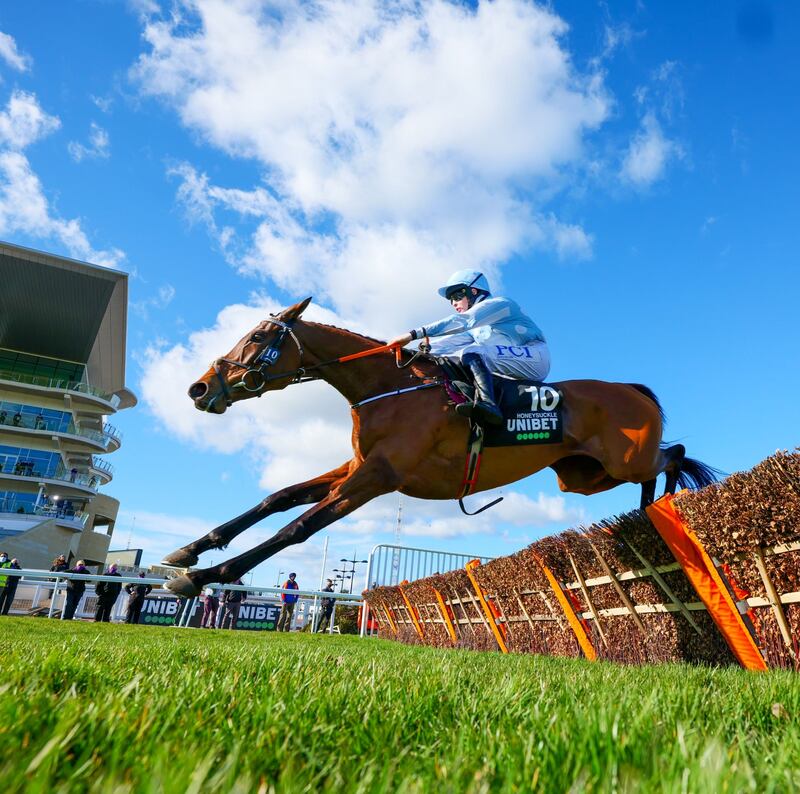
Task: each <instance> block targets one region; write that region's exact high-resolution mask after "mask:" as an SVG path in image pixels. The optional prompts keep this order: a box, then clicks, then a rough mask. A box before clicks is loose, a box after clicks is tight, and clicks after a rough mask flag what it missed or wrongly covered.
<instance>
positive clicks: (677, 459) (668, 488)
mask: <svg viewBox="0 0 800 794" xmlns="http://www.w3.org/2000/svg"><path fill="white" fill-rule="evenodd" d="M662 454H663V455H664V458H665V459H666V465H665V466H664V473H665V474H666V475H667V482H666V484H665V486H664V494H665V495H666V494H673V493H675V491H676V490H677V488H678V477H680V474H681V466H682V465H683V459H684V458H685V457H686V447H684V446H683V444H675V445H674V446H671V447H667V448H666V449H665V450H664V451H663V452H662Z"/></svg>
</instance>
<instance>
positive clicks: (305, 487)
mask: <svg viewBox="0 0 800 794" xmlns="http://www.w3.org/2000/svg"><path fill="white" fill-rule="evenodd" d="M350 465H351V464H350V461H348V462H347V463H343V464H342V465H341V466H339V467H338V468H336V469H332V470H331V471H329V472H327V473H325V474H322V475H320V476H319V477H315V478H314V479H313V480H307V481H306V482H302V483H299V484H298V485H290V486H288V487H286V488H282V489H281V490H280V491H277V492H276V493H274V494H272V495H271V496H268V497H267V498H266V499H263V500H262V501H261V502H259V503H258V504H257V505H256V506H255V507H253V508H251V509H250V510H248V511H247V512H246V513H242V514H241V515H240V516H237V517H236V518H234V519H232V520H231V521H228V522H227V523H225V524H221V525H220V526H218V527H217V528H216V529H212V530H211V532H209V533H208V534H207V535H205V536H204V537H202V538H200V539H199V540H195V541H194V542H193V543H190V544H188V545H187V546H183V547H182V548H180V549H178V550H177V551H173V552H172V554H169V555H168V556H166V557H164V560H163V564H164V565H174V566H176V567H179V568H188V567H189V566H190V565H196V564H197V559H198V556H199V555H200V554H202V553H203V552H204V551H208V550H209V549H223V548H225V546H227V545H228V544H229V543H230V542H231V541H232V540H233V539H234V538H235V537H236V536H237V535H239V534H241V533H242V532H244V531H245V530H246V529H248V528H249V527H252V526H253V524H257V523H258V522H259V521H261V520H262V519H264V518H266V517H267V516H270V515H272V514H273V513H282V512H284V511H285V510H290V509H291V508H293V507H298V506H299V505H308V504H314V503H315V502H319V501H321V500H322V499H324V498H325V497H326V496H327V495H328V494H329V493H330V491H331V488H333V487H334V486H335V485H336V484H337V483H338V482H341V480H343V479H344V478H345V477H346V476H347V475H348V473H349V471H350Z"/></svg>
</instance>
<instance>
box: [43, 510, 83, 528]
mask: <svg viewBox="0 0 800 794" xmlns="http://www.w3.org/2000/svg"><path fill="white" fill-rule="evenodd" d="M33 512H34V514H35V515H37V516H44V517H45V518H56V519H59V520H61V521H69V522H70V523H75V524H80V525H81V526H82V527H85V526H86V521H87V520H88V518H89V514H88V513H84V512H83V511H82V510H73V509H72V508H69V507H67V508H65V507H64V506H63V505H58V507H54V506H53V505H46V506H45V505H36V506H35V507H34V508H33Z"/></svg>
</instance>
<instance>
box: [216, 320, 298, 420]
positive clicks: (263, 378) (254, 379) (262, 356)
mask: <svg viewBox="0 0 800 794" xmlns="http://www.w3.org/2000/svg"><path fill="white" fill-rule="evenodd" d="M265 322H266V323H269V324H270V325H277V326H278V328H280V331H279V332H278V335H277V336H276V337H275V341H274V342H273V343H272V344H271V345H270V346H269V347H266V348H264V349H263V350H262V351H261V352H260V353H259V354H258V355H257V356H256V357H255V358H254V359H253V360H252V361H250V362H244V361H235V360H234V359H231V358H218V359H216V361H214V362H213V363H212V365H211V367H212V369H213V370H214V375H216V377H217V380H218V381H219V385H220V388H221V389H222V396H223V397H224V398H225V404H226V405H227V406H228V407H229V408H230V406H231V404H232V400H231V391H230V388H229V387H228V382H227V381H226V380H225V378H224V377H223V376H222V373H221V372H220V369H219V365H220V364H230V365H231V366H234V367H239V368H240V369H243V370H245V372H244V374H243V375H242V379H241V380H240V381H239V382H238V383H236V384H234V385H233V388H234V389H239V388H242V389H245V390H246V391H249V392H253V393H256V392H259V393H260V392H262V391H263V390H264V387H265V386H266V385H267V382H268V381H271V380H279V379H281V378H292V380H293V381H294V382H299V381H301V380H303V379H304V376H305V369H303V366H302V364H303V345H302V344H300V340H299V339H298V338H297V336H296V335H295V333H294V331H293V330H292V325H291V322H289V323H285V322H283V321H282V320H276V319H275V318H274V317H271V318H270V319H269V320H265ZM254 336H255V334H254ZM287 336H288V337H290V338H291V340H292V341H293V342H294V343H295V346H296V347H297V352H298V353H299V354H300V367H298V369H296V370H294V372H287V373H283V374H280V375H269V374H268V370H269V368H270V367H271V366H273V364H275V363H276V362H277V361H278V359H279V358H280V357H281V348H282V347H283V343H284V341H285V340H286V337H287ZM251 341H256V340H253V339H251ZM308 380H313V379H312V378H308ZM214 399H217V398H214ZM213 404H214V400H212V401H211V402H210V403H209V405H208V408H211V406H212V405H213ZM208 408H207V409H206V410H208Z"/></svg>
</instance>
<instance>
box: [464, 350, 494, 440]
mask: <svg viewBox="0 0 800 794" xmlns="http://www.w3.org/2000/svg"><path fill="white" fill-rule="evenodd" d="M462 361H463V363H464V364H466V365H467V366H468V367H469V368H470V371H471V372H472V377H473V379H474V380H475V401H474V402H471V403H469V402H467V403H461V404H460V405H457V406H456V413H457V414H458V415H459V416H466V417H468V418H470V419H473V420H474V421H475V422H477V423H478V424H481V425H501V424H503V413H502V411H501V410H500V409H499V408H498V407H497V403H495V401H494V384H493V381H492V373H491V372H489V370H488V369H487V368H486V365H485V364H484V363H483V359H482V358H481V357H480V356H478V355H468V356H464V358H463V359H462Z"/></svg>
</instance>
